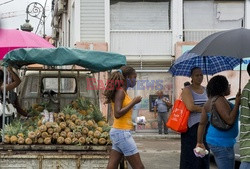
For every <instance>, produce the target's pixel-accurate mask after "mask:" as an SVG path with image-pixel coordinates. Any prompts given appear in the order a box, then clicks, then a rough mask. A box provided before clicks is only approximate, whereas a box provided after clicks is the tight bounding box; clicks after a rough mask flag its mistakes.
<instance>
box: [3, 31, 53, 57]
mask: <svg viewBox="0 0 250 169" xmlns="http://www.w3.org/2000/svg"><path fill="white" fill-rule="evenodd" d="M53 47H54V46H53V45H52V44H50V43H49V42H48V41H46V40H45V39H43V38H42V37H40V36H38V35H36V34H34V33H31V32H25V31H20V30H15V29H0V60H1V59H3V57H4V55H5V54H6V53H8V52H9V51H11V50H14V49H17V48H53Z"/></svg>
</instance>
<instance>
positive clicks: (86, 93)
mask: <svg viewBox="0 0 250 169" xmlns="http://www.w3.org/2000/svg"><path fill="white" fill-rule="evenodd" d="M92 77H93V76H92V74H91V73H90V72H88V71H83V70H65V69H61V70H58V69H47V70H46V69H41V70H27V71H25V73H24V75H23V76H22V77H21V80H22V82H21V84H20V85H19V87H18V101H19V103H20V105H21V107H22V108H23V109H26V110H27V109H29V108H30V107H31V106H32V105H33V104H35V103H44V104H46V105H47V106H48V109H50V111H53V112H59V111H60V110H62V109H63V108H64V107H65V106H66V105H69V104H70V103H71V102H72V101H73V100H75V99H77V98H79V97H85V98H89V99H90V100H91V101H92V102H93V103H94V104H97V102H98V96H97V92H96V91H95V90H88V87H87V85H88V84H87V81H88V78H92Z"/></svg>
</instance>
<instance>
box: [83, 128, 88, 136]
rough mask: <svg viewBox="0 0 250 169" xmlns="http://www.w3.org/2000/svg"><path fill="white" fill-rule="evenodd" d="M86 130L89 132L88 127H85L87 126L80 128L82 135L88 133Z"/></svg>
mask: <svg viewBox="0 0 250 169" xmlns="http://www.w3.org/2000/svg"><path fill="white" fill-rule="evenodd" d="M88 132H89V129H88V128H87V127H83V128H82V134H83V135H84V134H85V135H87V134H88Z"/></svg>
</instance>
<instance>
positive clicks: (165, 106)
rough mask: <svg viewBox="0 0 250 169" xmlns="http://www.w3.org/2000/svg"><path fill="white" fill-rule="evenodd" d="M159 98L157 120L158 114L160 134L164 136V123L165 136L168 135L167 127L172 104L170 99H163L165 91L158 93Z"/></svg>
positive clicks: (155, 108) (156, 103)
mask: <svg viewBox="0 0 250 169" xmlns="http://www.w3.org/2000/svg"><path fill="white" fill-rule="evenodd" d="M157 95H158V98H157V99H156V100H155V105H154V113H155V118H156V117H157V114H158V129H159V134H162V122H163V126H164V134H168V128H167V126H166V122H167V115H168V110H169V109H170V108H171V107H172V104H171V103H170V102H169V99H168V98H166V97H163V91H158V92H157Z"/></svg>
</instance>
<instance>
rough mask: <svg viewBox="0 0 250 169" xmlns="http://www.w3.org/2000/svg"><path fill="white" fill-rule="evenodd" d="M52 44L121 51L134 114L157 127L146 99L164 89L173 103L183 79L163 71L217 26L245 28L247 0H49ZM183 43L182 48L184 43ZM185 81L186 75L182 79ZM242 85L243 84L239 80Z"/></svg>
mask: <svg viewBox="0 0 250 169" xmlns="http://www.w3.org/2000/svg"><path fill="white" fill-rule="evenodd" d="M52 3H53V5H52V6H53V7H52V13H53V19H52V23H51V24H52V27H53V38H54V39H55V40H56V43H57V46H67V47H80V48H85V49H90V50H104V51H105V50H107V51H110V52H117V53H121V54H124V55H126V57H127V64H128V65H131V66H133V67H134V68H136V70H137V72H138V83H137V86H136V87H135V88H134V89H131V90H129V93H130V95H131V96H132V97H133V96H137V95H141V96H142V97H143V99H142V103H141V104H140V106H139V109H138V110H135V113H139V116H145V117H146V119H147V121H148V122H147V124H146V128H148V129H151V128H156V120H155V119H154V116H153V113H152V112H150V110H149V109H150V107H151V104H152V103H151V98H153V97H154V96H153V95H155V93H156V91H157V90H163V92H164V94H166V95H167V96H168V97H169V98H170V99H171V100H172V101H173V100H174V99H175V98H176V96H177V95H179V91H180V90H181V87H182V84H183V82H184V80H183V79H182V78H176V79H174V78H172V77H171V75H170V74H169V73H167V70H168V68H169V67H170V66H171V64H172V63H173V61H174V59H175V58H177V57H178V56H180V55H181V54H182V53H183V52H184V51H185V50H186V47H187V46H192V45H194V44H195V43H197V42H199V41H200V40H201V39H203V38H204V37H206V36H208V35H210V34H212V33H215V32H217V31H221V30H227V29H233V28H240V27H246V28H250V0H237V1H236V0H234V1H233V0H227V1H226V0H220V1H217V0H53V2H52ZM185 45H186V46H185ZM185 80H189V79H185ZM243 84H244V83H243Z"/></svg>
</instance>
